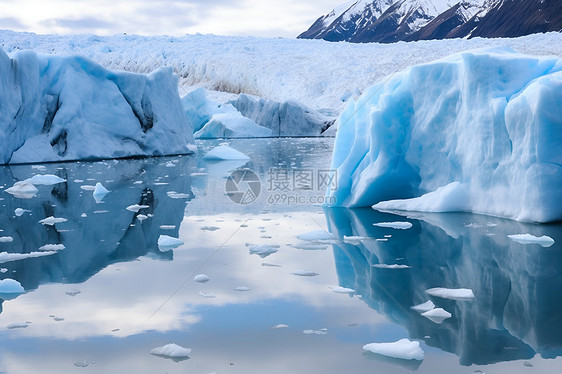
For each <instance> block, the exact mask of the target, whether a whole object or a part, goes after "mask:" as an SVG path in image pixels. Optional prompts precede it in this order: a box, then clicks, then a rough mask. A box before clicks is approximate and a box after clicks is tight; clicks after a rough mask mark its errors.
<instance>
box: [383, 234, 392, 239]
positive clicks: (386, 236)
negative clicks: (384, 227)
mask: <svg viewBox="0 0 562 374" xmlns="http://www.w3.org/2000/svg"><path fill="white" fill-rule="evenodd" d="M384 237H385V238H386V239H390V238H392V235H385V236H384Z"/></svg>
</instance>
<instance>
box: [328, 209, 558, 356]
mask: <svg viewBox="0 0 562 374" xmlns="http://www.w3.org/2000/svg"><path fill="white" fill-rule="evenodd" d="M325 212H326V216H327V220H328V225H329V228H330V231H331V232H332V233H334V235H335V236H336V237H337V239H338V244H334V245H333V250H334V256H335V259H336V267H337V273H338V278H339V283H340V285H341V286H343V287H349V288H353V289H355V290H356V292H357V294H358V295H361V296H362V299H363V301H364V302H365V303H366V304H368V305H369V306H370V307H371V308H373V309H375V310H377V311H378V312H380V313H382V314H383V315H385V316H386V317H387V318H389V319H390V320H392V321H394V322H396V323H398V324H400V325H401V326H403V327H404V328H406V329H407V330H408V332H409V335H410V337H411V338H413V339H419V340H424V341H425V342H426V344H428V345H429V346H433V347H437V348H439V349H442V350H445V351H448V352H452V353H455V354H456V355H458V356H459V360H460V363H461V365H467V366H468V365H471V364H491V363H496V362H502V361H511V360H518V359H529V358H532V357H533V356H534V355H535V353H539V354H540V355H541V356H542V357H543V358H555V357H558V356H560V355H562V324H560V318H562V252H561V251H560V244H559V242H560V241H562V225H559V224H557V225H533V224H525V223H520V222H515V221H510V220H505V219H499V218H493V217H487V216H478V215H471V214H456V213H450V214H411V215H408V216H407V217H399V216H396V215H392V214H387V213H382V212H377V211H374V210H372V209H357V210H347V209H337V208H336V209H326V211H325ZM405 220H407V221H409V222H411V223H412V224H413V227H412V228H410V229H408V230H397V229H391V228H382V227H376V226H373V223H377V222H393V221H405ZM522 233H530V234H533V235H535V236H542V235H548V236H550V237H552V238H553V239H554V240H555V241H556V243H555V244H554V245H553V246H551V247H548V248H544V247H541V246H540V245H538V244H528V245H523V244H520V243H517V242H515V241H513V240H511V239H509V238H508V237H507V235H511V234H522ZM385 235H392V237H390V238H388V241H376V240H362V241H361V242H359V243H358V242H354V243H345V242H344V241H343V240H344V236H363V237H369V238H379V239H380V238H384V236H385ZM376 264H404V265H408V266H411V268H406V269H385V268H380V267H375V266H373V265H376ZM434 287H445V288H470V289H472V290H473V292H474V295H475V299H474V300H472V301H454V300H446V299H440V298H436V297H429V296H428V295H427V294H426V293H425V291H426V290H427V289H430V288H434ZM430 299H431V300H432V301H433V302H434V303H435V305H436V306H437V307H441V308H444V309H445V310H447V311H449V312H450V313H451V314H452V315H453V316H452V318H450V319H447V320H445V321H444V322H443V323H442V324H436V323H434V322H432V321H430V320H429V319H427V318H425V317H423V316H421V315H420V314H419V313H417V312H416V311H414V310H412V309H411V306H413V305H417V304H420V303H423V302H425V301H427V300H430Z"/></svg>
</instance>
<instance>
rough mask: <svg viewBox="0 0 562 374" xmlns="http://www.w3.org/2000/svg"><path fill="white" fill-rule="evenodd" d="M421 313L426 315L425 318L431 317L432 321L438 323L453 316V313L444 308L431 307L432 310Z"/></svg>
mask: <svg viewBox="0 0 562 374" xmlns="http://www.w3.org/2000/svg"><path fill="white" fill-rule="evenodd" d="M421 315H422V316H424V317H425V318H427V319H429V320H430V321H432V322H435V323H437V324H441V323H443V321H445V320H446V319H448V318H451V317H452V315H451V313H449V312H447V311H446V310H445V309H443V308H435V309H431V310H428V311H427V312H423V313H422V314H421Z"/></svg>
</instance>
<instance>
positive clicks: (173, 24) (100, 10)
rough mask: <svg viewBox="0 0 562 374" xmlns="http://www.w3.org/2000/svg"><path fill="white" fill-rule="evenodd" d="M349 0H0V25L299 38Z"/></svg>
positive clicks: (43, 30)
mask: <svg viewBox="0 0 562 374" xmlns="http://www.w3.org/2000/svg"><path fill="white" fill-rule="evenodd" d="M343 2H345V0H122V1H120V0H0V29H11V30H16V31H32V32H36V33H95V34H115V33H124V32H126V33H128V34H133V33H135V34H143V35H151V34H168V35H183V34H187V33H189V34H193V33H202V34H208V33H211V34H217V35H255V36H267V37H275V36H283V37H295V36H297V35H298V34H299V33H301V32H303V31H305V30H306V29H307V28H308V27H309V26H310V25H311V24H312V22H314V20H316V18H318V17H319V16H320V15H322V14H325V13H327V12H329V11H330V10H331V9H333V8H334V7H335V6H337V5H339V4H341V3H343Z"/></svg>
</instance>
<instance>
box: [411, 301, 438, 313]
mask: <svg viewBox="0 0 562 374" xmlns="http://www.w3.org/2000/svg"><path fill="white" fill-rule="evenodd" d="M412 309H413V310H415V311H416V312H419V313H423V312H428V311H430V310H432V309H435V304H433V301H431V300H429V301H426V302H425V303H422V304H418V305H414V306H413V307H412Z"/></svg>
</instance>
